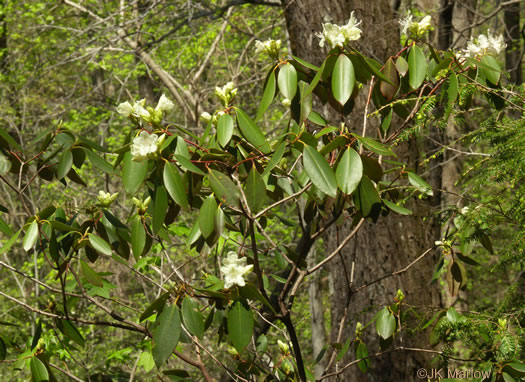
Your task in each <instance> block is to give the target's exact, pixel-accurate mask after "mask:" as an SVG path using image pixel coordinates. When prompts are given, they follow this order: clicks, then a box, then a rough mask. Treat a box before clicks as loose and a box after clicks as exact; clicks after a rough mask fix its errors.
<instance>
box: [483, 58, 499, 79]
mask: <svg viewBox="0 0 525 382" xmlns="http://www.w3.org/2000/svg"><path fill="white" fill-rule="evenodd" d="M481 63H482V64H483V66H480V71H481V72H482V73H483V75H484V76H485V78H486V79H487V80H488V81H489V82H491V83H492V84H494V85H497V84H498V82H499V79H500V77H501V68H500V67H499V64H498V62H497V61H496V59H495V58H494V57H492V56H488V55H484V56H483V57H482V58H481ZM487 68H489V69H487Z"/></svg>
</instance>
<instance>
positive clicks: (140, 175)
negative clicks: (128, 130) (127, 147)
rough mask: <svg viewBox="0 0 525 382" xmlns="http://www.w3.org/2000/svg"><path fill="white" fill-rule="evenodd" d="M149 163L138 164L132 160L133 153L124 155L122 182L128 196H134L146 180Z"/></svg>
mask: <svg viewBox="0 0 525 382" xmlns="http://www.w3.org/2000/svg"><path fill="white" fill-rule="evenodd" d="M147 174H148V161H147V160H146V161H142V162H137V161H134V160H133V159H132V156H131V153H130V152H127V153H125V154H124V160H123V163H122V182H123V183H124V189H125V190H126V192H127V193H128V194H131V195H134V194H135V193H136V192H137V190H138V189H139V187H140V186H141V185H142V183H143V182H144V179H146V175H147Z"/></svg>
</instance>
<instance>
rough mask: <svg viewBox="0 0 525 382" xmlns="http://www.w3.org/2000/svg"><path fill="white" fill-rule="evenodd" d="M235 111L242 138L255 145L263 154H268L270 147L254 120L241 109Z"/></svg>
mask: <svg viewBox="0 0 525 382" xmlns="http://www.w3.org/2000/svg"><path fill="white" fill-rule="evenodd" d="M236 113H237V124H238V125H239V130H241V133H242V135H243V136H244V138H246V140H247V141H248V142H250V143H251V144H252V145H253V146H255V148H256V149H257V150H260V151H261V152H262V153H263V154H268V153H269V152H270V151H271V148H270V145H269V144H268V142H267V141H266V138H265V137H264V134H263V133H262V131H261V129H259V127H257V125H256V124H255V122H253V121H252V119H251V118H250V117H249V116H248V115H247V114H246V113H245V112H244V111H242V110H241V109H236Z"/></svg>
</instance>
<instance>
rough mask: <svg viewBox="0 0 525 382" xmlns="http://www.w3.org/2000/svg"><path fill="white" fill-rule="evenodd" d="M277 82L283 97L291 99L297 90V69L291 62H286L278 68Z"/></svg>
mask: <svg viewBox="0 0 525 382" xmlns="http://www.w3.org/2000/svg"><path fill="white" fill-rule="evenodd" d="M277 83H278V84H279V91H280V92H281V94H282V95H283V96H284V98H287V99H289V100H290V101H291V100H292V99H293V97H295V93H296V92H297V71H296V70H295V67H294V66H293V65H292V64H290V63H287V64H284V65H282V66H281V67H280V68H279V75H278V76H277Z"/></svg>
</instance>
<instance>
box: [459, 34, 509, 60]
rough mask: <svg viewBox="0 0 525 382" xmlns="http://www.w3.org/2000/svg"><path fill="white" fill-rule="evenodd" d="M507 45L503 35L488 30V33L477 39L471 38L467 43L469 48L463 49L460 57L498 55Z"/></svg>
mask: <svg viewBox="0 0 525 382" xmlns="http://www.w3.org/2000/svg"><path fill="white" fill-rule="evenodd" d="M506 46H507V45H506V44H505V42H504V41H503V35H501V34H500V35H499V36H498V37H496V36H494V35H492V34H491V33H490V30H487V35H484V34H481V35H479V36H478V38H477V39H474V37H471V38H470V41H469V42H468V43H467V48H466V49H463V50H462V51H461V52H460V53H459V54H458V56H459V58H467V57H470V58H476V59H480V58H481V57H483V56H485V55H493V56H497V55H498V54H500V53H501V52H502V51H503V49H505V47H506Z"/></svg>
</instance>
